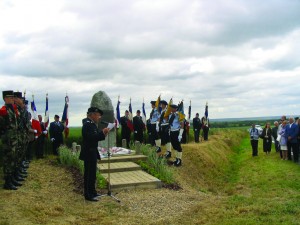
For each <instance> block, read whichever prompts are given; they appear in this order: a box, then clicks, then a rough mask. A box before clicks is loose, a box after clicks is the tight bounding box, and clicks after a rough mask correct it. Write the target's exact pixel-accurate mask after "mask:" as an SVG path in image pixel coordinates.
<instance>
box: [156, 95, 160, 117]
mask: <svg viewBox="0 0 300 225" xmlns="http://www.w3.org/2000/svg"><path fill="white" fill-rule="evenodd" d="M155 108H156V109H157V111H158V112H159V113H160V112H161V107H160V95H159V96H158V98H157V100H156V102H155Z"/></svg>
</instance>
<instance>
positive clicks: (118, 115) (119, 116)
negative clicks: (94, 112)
mask: <svg viewBox="0 0 300 225" xmlns="http://www.w3.org/2000/svg"><path fill="white" fill-rule="evenodd" d="M120 103H121V102H120V101H119V98H118V104H117V107H116V114H117V115H116V116H117V118H116V119H117V121H118V122H117V128H119V126H120V121H121V114H120Z"/></svg>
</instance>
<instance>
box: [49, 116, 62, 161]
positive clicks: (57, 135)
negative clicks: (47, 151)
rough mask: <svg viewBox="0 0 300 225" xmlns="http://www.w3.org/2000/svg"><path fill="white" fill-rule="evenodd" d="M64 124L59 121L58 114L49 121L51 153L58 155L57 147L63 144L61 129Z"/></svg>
mask: <svg viewBox="0 0 300 225" xmlns="http://www.w3.org/2000/svg"><path fill="white" fill-rule="evenodd" d="M64 129H65V126H64V125H63V124H62V123H61V122H60V121H59V116H58V115H55V116H54V122H51V123H50V131H49V132H50V140H51V142H52V149H53V154H54V155H58V151H57V149H58V148H59V146H60V145H62V144H63V142H64V139H63V131H64Z"/></svg>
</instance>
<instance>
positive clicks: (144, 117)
mask: <svg viewBox="0 0 300 225" xmlns="http://www.w3.org/2000/svg"><path fill="white" fill-rule="evenodd" d="M142 111H143V114H142V119H143V123H144V124H145V125H146V124H147V122H146V110H145V103H144V101H143V105H142Z"/></svg>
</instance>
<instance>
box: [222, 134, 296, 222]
mask: <svg viewBox="0 0 300 225" xmlns="http://www.w3.org/2000/svg"><path fill="white" fill-rule="evenodd" d="M260 142H261V141H260ZM235 151H236V154H235V155H234V156H232V161H231V171H230V173H232V176H231V177H230V178H231V179H229V180H228V182H229V183H230V185H231V187H232V189H233V191H232V195H231V196H229V197H228V198H227V199H225V200H224V201H223V202H222V207H223V208H224V209H225V210H226V215H224V216H221V217H220V221H222V224H242V223H243V224H300V219H299V218H300V166H299V165H297V164H295V163H293V162H290V161H282V160H280V158H279V153H276V152H274V149H273V152H272V153H271V155H265V154H264V153H263V152H262V143H260V145H259V156H258V157H252V156H251V154H252V151H251V146H250V140H249V139H248V138H246V139H244V140H243V141H242V143H241V145H240V147H239V148H238V149H236V150H235Z"/></svg>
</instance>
